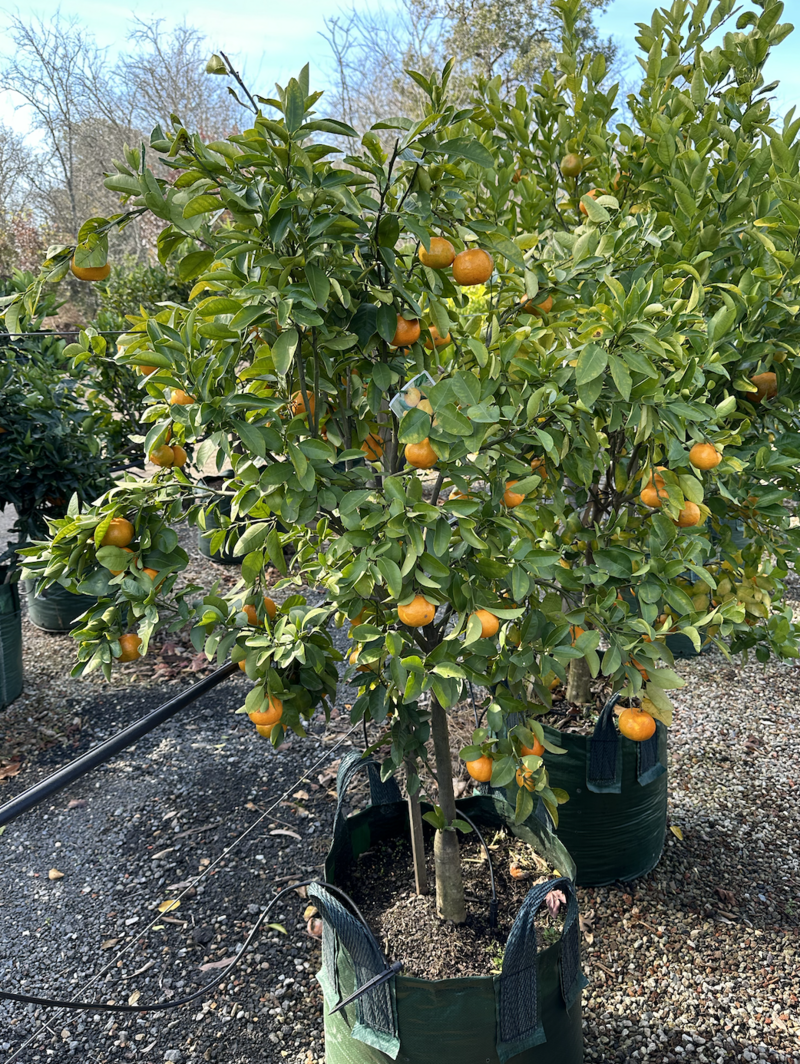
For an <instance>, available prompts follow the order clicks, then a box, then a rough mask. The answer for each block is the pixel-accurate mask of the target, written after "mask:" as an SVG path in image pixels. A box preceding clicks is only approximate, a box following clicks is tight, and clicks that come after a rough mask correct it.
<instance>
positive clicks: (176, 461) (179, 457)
mask: <svg viewBox="0 0 800 1064" xmlns="http://www.w3.org/2000/svg"><path fill="white" fill-rule="evenodd" d="M188 457H189V456H188V454H187V453H186V451H185V450H184V449H183V447H181V445H180V444H179V443H174V444H173V445H172V464H173V465H176V466H178V467H179V468H180V466H185V465H186V460H187V459H188Z"/></svg>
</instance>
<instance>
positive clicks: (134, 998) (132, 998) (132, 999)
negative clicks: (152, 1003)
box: [128, 990, 142, 1005]
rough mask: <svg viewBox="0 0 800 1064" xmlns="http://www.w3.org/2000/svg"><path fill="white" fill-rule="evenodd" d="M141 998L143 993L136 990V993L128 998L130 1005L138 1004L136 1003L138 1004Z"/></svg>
mask: <svg viewBox="0 0 800 1064" xmlns="http://www.w3.org/2000/svg"><path fill="white" fill-rule="evenodd" d="M141 996H142V995H141V991H139V990H134V992H133V993H132V994H131V996H130V997H129V998H128V1004H129V1005H135V1004H136V1002H137V1001H138V1000H139V998H140V997H141Z"/></svg>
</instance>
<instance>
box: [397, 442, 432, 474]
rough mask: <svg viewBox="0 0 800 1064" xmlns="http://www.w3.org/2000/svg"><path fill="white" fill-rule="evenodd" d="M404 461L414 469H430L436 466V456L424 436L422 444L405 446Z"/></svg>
mask: <svg viewBox="0 0 800 1064" xmlns="http://www.w3.org/2000/svg"><path fill="white" fill-rule="evenodd" d="M405 456H406V461H407V462H408V464H409V465H412V466H414V468H415V469H431V468H432V467H433V466H435V465H436V461H437V454H436V451H434V449H433V447H431V441H430V440H429V439H428V437H427V436H426V437H425V439H424V440H423V441H422V443H409V444H406V449H405Z"/></svg>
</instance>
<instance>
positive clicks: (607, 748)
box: [586, 692, 622, 794]
mask: <svg viewBox="0 0 800 1064" xmlns="http://www.w3.org/2000/svg"><path fill="white" fill-rule="evenodd" d="M619 697H620V692H617V693H616V694H613V695H612V696H611V697H610V698H609V700H608V701H607V702H606V704H605V705H604V706H603V708H602V709H601V710H600V716H599V717H598V718H597V724H595V726H594V733H593V734H592V737H591V739H590V740H589V750H588V757H587V760H586V786H587V787H588V788H589V790H590V791H595V792H598V793H604V792H605V793H607V792H609V791H610V792H612V793H614V794H619V793H620V791H621V790H622V758H621V757H620V741H619V732H618V731H617V726H616V724H615V723H614V706H615V705H616V704H617V702H618V701H619Z"/></svg>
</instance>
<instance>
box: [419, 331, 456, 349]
mask: <svg viewBox="0 0 800 1064" xmlns="http://www.w3.org/2000/svg"><path fill="white" fill-rule="evenodd" d="M428 332H429V333H430V337H429V338H428V339H427V340H426V341H425V347H426V348H427V349H428V351H433V349H434V347H436V348H439V347H447V345H448V344H449V343H452V339H451V337H450V333H448V334H447V336H442V335H441V333H440V332H439V330H438V329H437V328H436V326H435V325H429V326H428Z"/></svg>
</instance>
